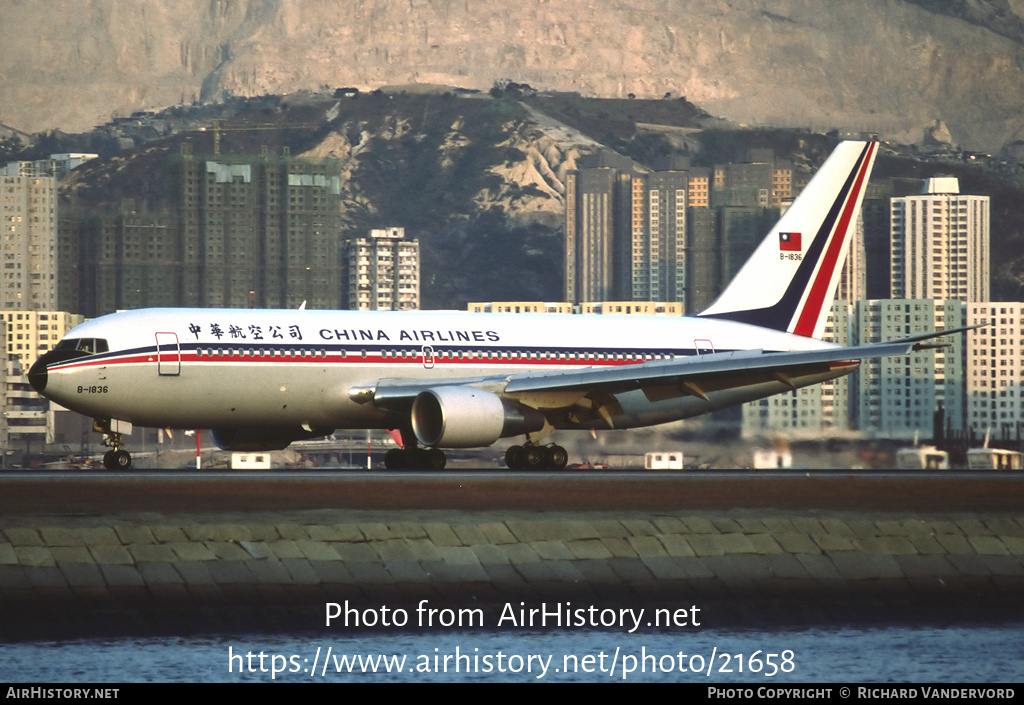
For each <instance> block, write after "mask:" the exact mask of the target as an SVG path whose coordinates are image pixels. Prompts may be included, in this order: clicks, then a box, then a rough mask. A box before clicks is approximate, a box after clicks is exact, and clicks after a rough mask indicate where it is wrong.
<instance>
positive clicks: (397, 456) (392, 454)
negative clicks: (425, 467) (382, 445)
mask: <svg viewBox="0 0 1024 705" xmlns="http://www.w3.org/2000/svg"><path fill="white" fill-rule="evenodd" d="M405 462H406V457H405V451H404V450H402V449H400V448H392V449H391V450H389V451H388V452H387V453H385V454H384V467H385V468H387V469H388V470H401V469H402V468H404V467H405Z"/></svg>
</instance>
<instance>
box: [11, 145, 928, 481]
mask: <svg viewBox="0 0 1024 705" xmlns="http://www.w3.org/2000/svg"><path fill="white" fill-rule="evenodd" d="M876 149H877V145H876V144H875V143H872V142H844V143H841V144H840V145H839V146H838V147H837V148H836V150H835V151H834V152H833V154H832V155H831V156H830V157H829V159H828V160H827V161H826V162H825V164H824V165H823V166H822V167H821V169H820V170H819V171H818V173H817V174H816V175H815V176H814V178H813V179H812V180H811V182H810V183H809V184H808V185H807V187H806V188H805V189H804V190H803V192H802V193H801V194H800V196H799V197H798V198H797V199H796V201H795V202H794V203H793V205H792V206H791V207H790V208H789V209H788V210H787V211H786V213H785V214H784V215H783V216H782V218H781V219H780V220H779V222H778V223H777V224H776V225H775V226H774V228H772V230H771V231H770V232H769V233H768V235H767V236H766V237H765V239H764V240H763V241H762V242H761V244H760V245H759V246H758V247H757V249H756V250H755V251H754V253H753V255H752V256H751V257H750V259H749V261H748V262H747V263H746V264H745V265H744V266H743V268H742V269H741V270H740V272H739V273H738V275H737V276H736V278H735V279H734V280H733V281H732V282H731V283H730V284H729V286H728V287H727V288H726V290H725V291H724V292H723V293H722V295H721V296H720V297H719V298H718V299H717V300H716V301H715V302H714V303H713V304H712V305H711V306H710V307H709V308H707V309H706V310H704V311H702V312H701V313H699V314H698V315H696V316H688V317H683V318H673V317H653V316H651V317H640V316H622V317H619V316H615V317H598V316H584V315H543V314H538V315H530V316H524V315H516V314H506V315H503V314H478V313H467V312H442V311H412V312H368V311H307V310H287V311H282V310H259V309H256V310H252V309H144V310H137V311H127V312H121V313H114V314H110V315H107V316H102V317H100V318H97V319H95V320H92V321H88V322H86V323H83V324H82V325H80V326H77V327H76V328H74V329H73V330H71V331H70V332H69V333H68V334H67V336H66V337H65V338H64V339H63V340H62V341H61V342H60V343H59V344H58V345H57V346H56V347H55V348H54V349H53V350H51V351H50V352H48V353H46V354H45V355H43V356H42V357H40V358H39V360H38V361H37V362H36V364H35V365H33V367H32V369H31V371H30V373H29V378H30V381H31V383H32V386H33V387H35V389H36V390H37V391H38V392H39V393H40V394H42V395H44V396H46V397H47V398H49V399H51V400H53V401H55V402H57V403H58V404H61V405H63V406H65V407H67V408H69V409H72V410H74V411H77V412H78V413H81V414H85V415H88V416H91V417H93V418H94V419H95V420H96V422H95V428H96V429H97V430H98V431H100V432H102V433H103V434H104V444H105V445H107V446H108V447H110V451H109V452H107V454H106V456H105V459H104V462H105V464H106V465H107V467H110V468H127V467H129V466H130V465H131V456H130V455H129V454H128V452H127V451H125V450H124V447H123V446H124V440H123V437H124V435H126V433H128V432H130V430H131V428H132V426H133V425H135V426H150V427H158V428H186V429H200V428H209V429H212V430H213V437H214V440H215V441H216V443H217V444H218V445H219V446H220V447H222V448H225V449H231V450H273V449H281V448H284V447H286V446H287V445H288V444H289V443H291V442H292V441H296V440H299V439H306V438H316V437H320V436H324V435H327V434H329V433H331V432H332V431H334V430H335V429H390V430H398V431H399V432H400V433H401V438H402V441H403V444H402V445H403V446H404V447H403V448H402V449H397V448H396V449H394V450H392V451H391V452H390V453H389V454H388V456H387V459H386V463H387V465H388V467H414V466H418V467H428V468H438V469H439V468H442V467H444V464H445V455H444V451H443V450H442V449H445V448H473V447H485V446H490V445H492V444H494V443H495V442H497V441H498V440H499V439H501V438H510V437H514V436H525V442H522V443H520V444H516V445H512V446H511V447H510V448H509V449H508V451H507V452H506V454H505V460H506V463H507V464H508V465H509V467H512V468H542V467H549V468H561V467H564V466H565V464H566V461H567V455H566V451H565V449H564V448H562V447H561V446H558V445H555V444H547V445H544V444H542V441H544V440H545V439H547V438H548V436H550V435H551V434H552V433H553V432H554V431H556V430H562V429H626V428H635V427H640V426H650V425H654V424H662V423H666V422H670V421H676V420H679V419H684V418H688V417H692V416H696V415H699V414H704V413H707V412H709V411H712V410H714V409H719V408H722V407H725V406H729V405H732V404H739V403H743V402H747V401H753V400H755V399H761V398H763V397H767V396H770V395H772V394H778V393H780V392H786V391H789V390H792V389H797V388H799V387H804V386H807V385H811V384H816V383H819V382H823V381H825V380H830V379H833V378H836V377H840V376H842V375H845V374H848V373H849V372H851V371H853V370H854V369H855V368H856V366H857V364H858V362H859V360H861V359H866V358H873V357H883V356H888V355H902V354H907V353H909V352H910V351H912V350H913V349H915V347H918V346H921V345H922V342H921V341H923V340H926V339H927V338H930V337H935V336H937V335H940V334H934V335H931V336H928V335H926V336H920V337H918V338H914V339H905V340H902V341H895V342H891V343H879V344H873V345H866V346H856V347H843V346H839V345H834V344H831V343H827V342H824V341H822V340H821V339H820V337H821V335H822V332H823V329H824V326H825V319H826V317H827V315H828V312H829V309H830V307H831V304H832V299H833V297H834V292H835V289H836V284H837V282H838V279H839V274H840V269H841V266H842V263H843V261H844V260H845V258H846V253H847V250H848V249H849V242H850V239H851V237H852V234H853V232H854V230H855V228H856V222H857V217H858V212H859V209H860V204H861V201H862V199H863V196H864V191H865V188H866V186H867V183H868V175H869V174H870V172H871V167H872V164H873V162H874V158H875V153H876Z"/></svg>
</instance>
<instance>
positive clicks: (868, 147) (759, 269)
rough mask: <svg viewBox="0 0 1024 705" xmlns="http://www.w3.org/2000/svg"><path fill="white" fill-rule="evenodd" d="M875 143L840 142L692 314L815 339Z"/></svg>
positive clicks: (828, 305)
mask: <svg viewBox="0 0 1024 705" xmlns="http://www.w3.org/2000/svg"><path fill="white" fill-rule="evenodd" d="M877 148H878V144H877V143H876V142H842V143H840V144H839V145H838V146H837V147H836V149H835V151H834V152H832V155H831V156H830V157H829V158H828V160H826V161H825V163H824V164H823V165H822V166H821V168H820V169H819V170H818V172H817V173H816V174H815V175H814V178H812V179H811V182H810V183H809V184H807V187H806V188H805V189H804V190H803V191H802V192H801V193H800V195H799V196H798V197H797V199H796V200H795V201H794V202H793V205H791V206H790V207H789V209H788V210H787V211H786V212H785V213H784V214H783V216H782V218H780V219H779V222H778V223H776V224H775V227H773V228H772V229H771V231H770V232H769V233H768V235H767V236H766V237H765V239H764V240H763V241H762V242H761V244H760V245H758V247H757V249H756V250H754V254H752V255H751V256H750V259H749V260H747V262H746V264H744V265H743V267H742V268H741V269H740V271H739V273H738V274H737V275H736V278H735V279H733V280H732V281H731V282H730V283H729V286H728V287H726V289H725V291H724V292H722V295H721V296H719V297H718V299H717V300H716V301H715V302H714V303H713V304H711V306H709V307H708V308H707V309H705V310H704V311H701V312H700V313H699V314H698V315H700V316H708V317H711V318H724V319H728V320H732V321H739V322H742V323H750V324H753V325H757V326H763V327H765V328H772V329H774V330H780V331H786V332H788V333H796V334H798V335H805V336H810V337H814V338H820V337H821V335H822V332H823V331H824V329H825V319H826V318H827V317H828V313H829V309H830V308H831V307H832V300H833V298H834V296H835V291H836V285H837V284H838V283H839V276H840V272H841V270H842V266H843V262H844V261H845V260H846V253H847V252H848V251H849V249H850V241H851V240H852V239H853V233H854V231H855V229H856V227H857V216H858V215H859V213H860V204H861V201H862V200H863V199H864V191H865V189H866V188H867V183H868V176H869V174H870V173H871V167H872V165H873V164H874V160H875V153H876V151H877Z"/></svg>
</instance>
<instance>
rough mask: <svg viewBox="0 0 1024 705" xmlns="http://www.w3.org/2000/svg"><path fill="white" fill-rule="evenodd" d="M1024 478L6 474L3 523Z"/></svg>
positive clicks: (866, 496)
mask: <svg viewBox="0 0 1024 705" xmlns="http://www.w3.org/2000/svg"><path fill="white" fill-rule="evenodd" d="M1022 506H1024V473H1019V474H1007V473H1003V474H997V473H974V474H968V473H948V472H946V473H919V474H912V475H911V474H907V473H902V474H897V473H858V474H855V473H846V472H841V471H840V472H836V471H828V472H824V471H822V472H809V473H797V472H791V473H778V474H775V473H772V474H765V473H761V472H758V473H754V472H749V471H747V472H722V473H694V472H682V473H665V472H635V473H606V472H577V473H512V472H497V471H488V472H483V471H481V472H471V471H470V472H466V471H462V472H445V473H436V474H427V473H424V472H387V473H385V472H352V471H343V472H337V473H326V472H314V473H293V472H280V473H237V472H235V473H210V474H202V473H195V472H191V473H187V472H173V473H172V472H147V473H132V474H123V473H122V474H112V473H96V474H82V473H73V472H69V473H34V474H33V473H25V474H5V475H3V476H0V514H2V515H6V516H11V515H26V514H51V515H52V514H80V513H104V512H134V511H146V512H182V511H185V512H204V511H219V512H223V511H249V510H283V509H321V508H337V509H343V508H348V509H396V510H399V509H401V510H408V509H455V510H485V509H486V510H495V509H510V510H566V511H575V510H614V509H623V510H644V509H651V510H654V509H716V508H717V509H741V508H749V509H787V510H792V509H802V510H812V509H821V510H832V511H873V512H877V511H885V512H900V513H921V512H925V513H933V512H1002V511H1019V510H1020V509H1021V507H1022Z"/></svg>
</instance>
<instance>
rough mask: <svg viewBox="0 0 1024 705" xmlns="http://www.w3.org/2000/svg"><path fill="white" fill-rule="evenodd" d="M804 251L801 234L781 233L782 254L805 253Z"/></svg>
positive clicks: (780, 247)
mask: <svg viewBox="0 0 1024 705" xmlns="http://www.w3.org/2000/svg"><path fill="white" fill-rule="evenodd" d="M803 250H804V248H803V246H802V245H801V243H800V233H779V251H780V252H803Z"/></svg>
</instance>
